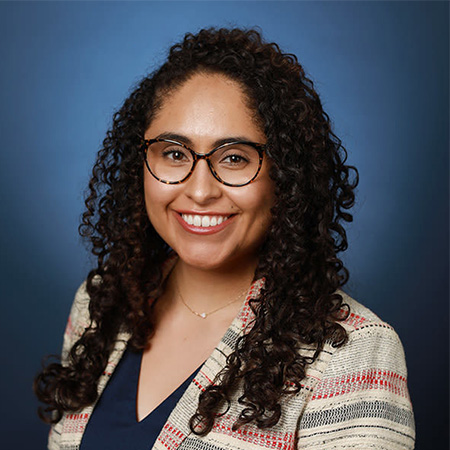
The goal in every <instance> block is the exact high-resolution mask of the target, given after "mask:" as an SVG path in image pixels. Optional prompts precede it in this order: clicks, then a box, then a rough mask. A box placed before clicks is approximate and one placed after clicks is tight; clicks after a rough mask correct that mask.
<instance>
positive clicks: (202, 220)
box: [181, 214, 228, 228]
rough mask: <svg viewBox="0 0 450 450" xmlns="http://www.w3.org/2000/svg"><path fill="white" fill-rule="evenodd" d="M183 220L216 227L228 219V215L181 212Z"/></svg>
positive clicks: (195, 224)
mask: <svg viewBox="0 0 450 450" xmlns="http://www.w3.org/2000/svg"><path fill="white" fill-rule="evenodd" d="M181 217H182V218H183V220H184V221H185V222H186V223H188V224H189V225H194V226H195V227H205V228H207V227H215V226H216V225H220V224H221V223H222V222H224V221H225V220H227V219H228V216H203V215H202V216H199V215H191V214H181Z"/></svg>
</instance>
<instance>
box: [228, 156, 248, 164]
mask: <svg viewBox="0 0 450 450" xmlns="http://www.w3.org/2000/svg"><path fill="white" fill-rule="evenodd" d="M223 161H225V162H229V163H231V164H240V163H243V162H248V160H247V159H246V158H244V157H243V156H242V155H228V156H227V157H225V158H224V159H223Z"/></svg>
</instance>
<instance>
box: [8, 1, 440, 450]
mask: <svg viewBox="0 0 450 450" xmlns="http://www.w3.org/2000/svg"><path fill="white" fill-rule="evenodd" d="M448 14H449V6H448V3H446V2H240V3H237V2H136V3H134V2H98V3H90V2H88V3H83V2H70V3H66V2H56V3H54V2H31V3H25V2H11V3H6V2H1V3H0V33H1V45H0V47H1V48H0V52H1V55H0V56H1V59H0V61H1V67H2V69H1V74H0V78H1V86H2V88H1V94H0V95H1V110H0V114H1V120H0V130H1V140H0V142H1V147H2V148H1V164H0V173H1V176H0V183H1V193H2V204H3V220H2V221H1V233H0V240H1V253H2V258H1V272H0V273H1V277H2V281H1V297H2V326H1V333H2V336H1V338H2V339H1V342H2V347H3V348H2V352H3V355H4V357H3V361H4V362H3V370H2V371H1V385H2V392H3V393H2V403H3V406H4V408H3V410H4V411H5V409H7V414H6V415H4V417H3V419H2V421H1V426H2V428H3V432H2V447H3V448H17V449H25V448H26V449H31V448H32V449H43V448H45V445H46V434H47V428H46V426H44V425H42V424H40V423H39V421H38V419H37V417H36V414H35V408H36V406H37V402H36V401H35V400H34V398H33V395H32V391H31V383H32V378H33V376H34V375H35V374H36V373H37V371H38V369H39V365H40V360H41V358H42V356H43V355H44V354H48V353H58V352H59V350H60V346H61V339H62V333H63V329H64V326H65V321H66V318H67V314H68V311H69V308H70V305H71V302H72V298H73V294H74V291H75V289H76V288H77V286H78V285H79V284H80V283H81V281H82V280H83V278H84V276H85V274H86V273H87V271H88V270H89V268H90V265H91V259H90V257H88V256H87V254H86V251H85V250H84V247H83V245H82V243H81V242H80V240H79V238H78V237H77V226H78V222H79V217H80V214H81V212H82V211H83V201H82V198H83V195H82V191H83V190H84V188H85V186H86V185H87V181H88V178H89V170H90V167H91V166H92V164H93V162H94V158H95V153H96V150H97V149H98V148H99V146H100V143H101V141H102V139H103V137H104V135H105V132H106V130H107V128H108V127H109V124H110V121H111V116H112V113H113V112H114V111H115V110H116V109H117V108H118V107H119V106H120V104H121V102H122V101H123V100H124V99H125V97H126V96H127V94H128V93H129V92H130V87H131V86H132V85H133V84H134V83H136V82H137V81H138V80H139V78H140V77H141V75H143V74H144V73H146V72H147V71H149V70H151V69H152V68H155V67H156V66H157V65H158V64H159V63H161V62H162V61H163V60H164V56H165V54H166V51H167V49H168V47H169V46H170V45H171V44H173V43H174V42H176V41H178V40H179V39H180V38H181V37H182V35H183V34H184V33H185V32H187V31H195V30H198V29H199V28H201V27H205V26H212V25H214V26H222V25H225V26H229V25H239V26H255V25H256V26H260V27H261V29H262V30H263V32H264V34H265V36H266V38H267V39H268V40H271V41H275V42H277V43H279V44H280V46H281V47H282V48H283V49H284V50H285V51H288V52H292V53H295V54H296V55H297V56H298V57H299V60H300V61H301V62H302V64H303V65H304V67H305V68H306V70H307V72H308V73H309V74H310V75H311V76H312V78H313V79H314V80H315V84H316V87H317V89H318V91H319V92H320V94H321V98H322V100H323V103H324V107H325V109H326V111H327V112H328V113H329V115H330V116H331V118H332V119H333V122H334V126H335V131H336V133H337V135H338V136H340V137H341V139H342V140H343V143H344V145H345V146H346V148H347V149H348V151H349V162H350V163H351V164H354V165H356V166H357V167H358V169H359V171H360V176H361V182H360V186H359V189H358V205H357V206H356V208H355V210H354V212H355V216H356V217H355V222H354V224H352V225H351V226H350V227H349V238H350V249H349V251H348V252H347V254H346V256H345V260H346V262H347V264H348V267H349V268H350V272H351V280H350V283H349V284H348V286H347V289H346V290H347V291H348V292H349V293H350V294H351V295H353V296H354V297H355V298H357V299H358V300H359V301H361V302H362V303H364V304H365V305H367V306H368V307H370V308H371V309H373V310H374V311H375V312H376V313H377V314H379V315H380V316H381V317H382V318H383V319H384V320H386V321H388V322H389V323H391V324H392V325H393V326H394V327H395V329H396V330H397V331H398V333H399V335H400V336H401V338H402V341H403V344H404V347H405V351H406V356H407V363H408V368H409V386H410V392H411V397H412V401H413V404H414V409H415V414H416V421H417V432H418V440H417V449H420V450H423V449H440V448H447V445H448V441H447V439H448V403H447V401H448V212H449V211H448V123H449V106H448V95H449V90H448V75H449V74H448V62H449V60H448V50H449V48H448V37H449V36H448ZM5 407H6V408H5ZM13 435H14V439H13V438H12V436H13Z"/></svg>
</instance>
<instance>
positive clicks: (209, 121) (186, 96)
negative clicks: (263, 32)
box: [146, 74, 265, 142]
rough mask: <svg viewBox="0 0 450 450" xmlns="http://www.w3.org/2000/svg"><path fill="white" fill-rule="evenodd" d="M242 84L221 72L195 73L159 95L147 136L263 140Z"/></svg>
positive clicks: (262, 134)
mask: <svg viewBox="0 0 450 450" xmlns="http://www.w3.org/2000/svg"><path fill="white" fill-rule="evenodd" d="M248 103H249V102H248V99H247V97H246V95H245V94H244V92H243V90H242V88H241V86H240V85H239V83H237V82H236V81H234V80H231V79H230V78H227V77H226V76H224V75H220V74H196V75H194V76H193V77H191V78H189V79H188V80H187V81H186V82H185V83H183V84H182V85H181V86H180V87H178V88H177V89H175V90H173V91H171V92H169V93H168V94H167V95H166V96H165V97H163V98H162V102H161V106H160V108H159V110H158V111H157V113H156V115H155V117H154V119H153V120H152V122H151V124H150V126H149V128H148V130H147V132H146V138H154V137H155V136H157V135H158V134H160V133H167V132H173V133H178V134H183V135H186V136H189V137H190V138H191V140H193V141H195V140H208V139H211V140H216V139H218V138H224V137H227V136H228V135H239V136H247V137H248V139H249V140H257V141H260V142H261V140H264V139H265V137H264V133H263V131H262V130H261V128H260V126H259V125H258V124H257V121H256V114H255V112H254V111H253V110H252V109H251V108H250V107H249V104H248Z"/></svg>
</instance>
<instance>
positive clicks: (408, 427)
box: [48, 279, 415, 450]
mask: <svg viewBox="0 0 450 450" xmlns="http://www.w3.org/2000/svg"><path fill="white" fill-rule="evenodd" d="M263 285H264V280H263V279H260V280H257V281H255V282H254V283H253V284H252V286H251V288H250V290H249V292H248V294H247V297H246V299H245V301H244V303H243V305H242V307H241V309H240V311H239V313H238V315H237V316H236V317H235V319H234V320H233V322H232V324H231V325H230V327H229V328H228V330H227V331H226V333H225V334H224V336H223V337H222V340H221V341H220V342H219V344H218V345H217V347H216V348H215V349H214V351H213V352H212V354H211V355H210V357H209V358H208V359H207V360H206V362H205V363H204V364H203V366H202V367H201V368H200V370H199V372H198V374H197V375H196V377H195V378H194V379H193V381H192V382H191V383H190V385H189V387H188V388H187V390H186V391H185V392H184V394H183V396H182V397H181V399H180V400H179V402H178V403H177V405H176V407H175V408H174V409H173V411H172V412H171V414H170V416H169V418H168V419H167V421H166V423H165V424H164V426H163V428H162V430H161V432H160V434H159V436H158V438H157V439H156V442H155V444H154V445H153V447H152V450H177V449H178V450H261V449H269V450H292V449H299V450H302V449H314V450H338V449H339V450H344V449H359V450H361V449H377V450H397V449H398V450H400V449H402V450H406V449H413V448H414V441H415V427H414V417H413V412H412V406H411V401H410V398H409V393H408V388H407V371H406V364H405V356H404V352H403V347H402V344H401V342H400V339H399V337H398V335H397V334H396V332H395V331H394V330H393V328H392V327H391V326H389V325H388V324H386V323H385V322H383V321H381V320H380V319H379V318H378V317H377V316H376V315H375V314H374V313H372V312H371V311H370V310H369V309H367V308H365V307H364V306H362V305H361V304H359V303H358V302H357V301H355V300H354V299H352V298H351V297H349V296H348V295H347V294H345V293H344V292H342V291H338V292H339V293H340V294H341V295H342V296H343V299H344V303H346V304H348V305H349V307H350V314H349V316H348V318H347V319H346V320H345V321H343V322H341V323H342V325H343V326H344V327H345V329H346V330H347V333H348V336H349V339H348V342H347V343H346V344H345V345H343V346H342V347H340V348H335V347H333V346H332V345H329V344H326V345H325V347H324V349H323V351H322V352H321V353H320V355H319V357H318V358H317V359H316V360H315V362H314V363H313V364H311V365H309V366H308V369H307V374H306V377H305V378H304V379H303V381H302V388H301V390H300V392H299V393H297V394H294V395H292V394H291V395H287V396H285V397H284V398H283V399H282V403H281V407H282V415H281V418H280V421H279V422H278V423H277V424H276V425H275V426H273V427H271V428H269V429H264V430H262V429H259V428H258V427H257V426H256V425H255V424H247V425H244V426H242V427H241V428H240V429H238V430H236V431H233V430H232V425H233V423H234V422H235V421H236V419H237V418H238V416H239V414H240V412H241V410H242V405H239V403H238V401H237V399H238V398H239V397H240V396H241V395H242V390H238V391H237V392H236V393H235V395H234V396H233V398H232V399H231V406H230V408H229V410H228V412H227V413H226V414H225V415H223V416H221V417H219V418H217V419H216V422H215V424H214V427H213V429H212V430H211V432H210V433H208V434H207V435H206V436H204V437H199V436H197V435H195V434H193V433H192V432H191V430H190V428H189V419H190V418H191V416H192V415H193V414H194V413H195V411H196V408H197V405H198V397H199V394H200V392H201V391H203V390H204V389H205V388H206V387H207V386H208V385H210V384H211V383H213V381H214V379H215V377H216V375H217V374H218V373H219V372H220V371H221V370H222V368H223V367H225V365H226V359H227V356H228V355H229V354H230V353H231V352H232V351H233V349H234V347H235V345H236V341H237V339H238V338H239V336H241V335H242V334H243V333H245V332H246V331H248V327H249V326H251V323H252V319H253V318H254V314H253V312H252V311H251V308H250V306H249V303H248V302H249V300H250V299H251V298H257V297H258V295H259V293H260V290H261V288H262V287H263ZM88 305H89V296H88V294H87V292H86V287H85V283H83V284H82V285H81V287H80V288H79V290H78V292H77V294H76V296H75V301H74V303H73V305H72V309H71V313H70V316H69V320H68V323H67V327H66V331H65V334H64V344H63V350H62V362H63V364H67V356H68V352H69V350H70V348H71V347H72V346H73V344H74V343H75V342H76V340H78V339H79V337H80V336H81V334H82V333H83V331H84V329H85V328H86V327H87V326H88V325H89V312H88ZM129 338H130V336H129V335H128V334H127V333H119V334H118V336H117V340H116V344H115V348H114V350H113V352H112V353H111V355H110V358H109V362H108V365H107V368H106V370H105V372H104V373H103V375H102V376H101V377H100V380H99V383H98V392H99V394H100V395H101V393H102V391H103V389H104V388H105V386H106V384H107V383H108V380H109V379H110V377H111V374H112V373H113V372H114V369H115V368H116V366H117V364H118V362H119V361H120V358H121V357H122V355H123V353H124V350H125V348H126V346H127V341H128V340H129ZM300 351H301V352H303V354H304V355H312V354H313V351H312V348H309V347H307V346H305V347H304V348H302V349H300ZM94 407H95V404H94V405H90V406H88V407H86V408H84V409H82V410H81V411H77V412H67V413H65V414H64V416H63V417H62V419H61V420H60V421H59V422H58V423H57V424H55V425H54V426H52V428H51V430H50V434H49V441H48V449H49V450H79V447H80V443H81V439H82V436H83V432H84V430H85V428H86V424H87V423H88V421H89V418H90V416H91V414H92V411H93V408H94ZM123 445H124V448H126V443H123Z"/></svg>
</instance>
